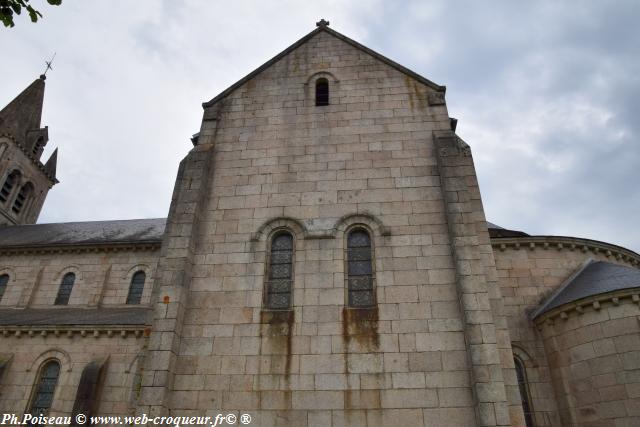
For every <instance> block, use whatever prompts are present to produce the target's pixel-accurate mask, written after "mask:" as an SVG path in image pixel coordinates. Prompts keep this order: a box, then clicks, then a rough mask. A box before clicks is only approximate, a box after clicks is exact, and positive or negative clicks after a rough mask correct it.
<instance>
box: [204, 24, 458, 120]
mask: <svg viewBox="0 0 640 427" xmlns="http://www.w3.org/2000/svg"><path fill="white" fill-rule="evenodd" d="M321 31H326V32H327V33H328V34H331V35H332V36H334V37H336V38H338V39H340V40H342V41H344V42H346V43H348V44H350V45H351V46H353V47H355V48H356V49H359V50H361V51H363V52H365V53H367V54H369V55H371V56H373V57H374V58H376V59H378V60H380V61H382V62H384V63H386V64H387V65H389V66H391V67H393V68H395V69H396V70H398V71H400V72H402V73H404V74H407V75H408V76H410V77H412V78H414V79H416V80H418V81H419V82H421V83H423V84H425V85H427V86H429V87H431V88H432V89H434V90H436V91H438V92H443V93H444V92H445V91H446V86H441V85H439V84H437V83H434V82H433V81H431V80H429V79H427V78H426V77H423V76H421V75H420V74H418V73H416V72H414V71H411V70H410V69H408V68H406V67H404V66H402V65H400V64H398V63H397V62H395V61H393V60H391V59H389V58H387V57H386V56H384V55H382V54H380V53H378V52H376V51H374V50H372V49H370V48H368V47H366V46H364V45H362V44H360V43H358V42H357V41H355V40H353V39H351V38H349V37H347V36H345V35H344V34H342V33H339V32H338V31H336V30H333V29H331V28H329V27H328V26H327V25H318V27H317V28H316V29H314V30H313V31H311V32H309V33H308V34H306V35H305V36H303V37H302V38H300V39H299V40H297V41H296V42H294V43H293V44H291V45H290V46H289V47H287V48H286V49H284V50H283V51H281V52H280V53H278V54H277V55H275V56H274V57H273V58H271V59H269V60H268V61H267V62H265V63H264V64H262V65H260V66H259V67H258V68H256V69H255V70H253V71H252V72H250V73H249V74H247V75H246V76H244V77H243V78H241V79H240V80H238V81H237V82H235V83H234V84H232V85H231V86H229V87H228V88H226V89H225V90H223V91H222V92H220V93H219V94H218V95H216V96H215V97H213V98H212V99H211V100H210V101H207V102H203V103H202V107H203V108H207V107H210V106H212V105H214V104H215V103H216V102H218V101H220V100H221V99H224V98H226V97H227V96H228V95H229V94H231V93H232V92H233V91H235V90H236V89H238V88H239V87H240V86H242V85H243V84H244V83H246V82H247V81H248V80H251V79H252V78H253V77H255V76H256V75H258V74H260V73H261V72H262V71H264V70H266V69H267V68H269V67H270V66H271V65H273V64H274V63H276V62H277V61H279V60H280V59H281V58H283V57H284V56H286V55H287V54H289V53H290V52H292V51H293V50H295V49H297V48H298V47H300V46H301V45H302V44H304V43H305V42H306V41H308V40H309V39H311V38H312V37H314V36H315V35H316V34H318V33H320V32H321Z"/></svg>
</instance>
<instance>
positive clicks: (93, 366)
mask: <svg viewBox="0 0 640 427" xmlns="http://www.w3.org/2000/svg"><path fill="white" fill-rule="evenodd" d="M103 370H104V364H103V363H100V362H89V363H88V364H87V366H85V367H84V369H83V370H82V376H81V377H80V384H78V391H77V392H76V400H75V402H74V403H73V410H72V411H71V426H80V425H82V424H80V423H78V422H77V420H76V416H77V415H79V414H83V415H86V416H87V417H90V416H92V415H95V414H96V409H97V408H98V395H99V392H100V387H101V383H102V378H101V377H102V376H103Z"/></svg>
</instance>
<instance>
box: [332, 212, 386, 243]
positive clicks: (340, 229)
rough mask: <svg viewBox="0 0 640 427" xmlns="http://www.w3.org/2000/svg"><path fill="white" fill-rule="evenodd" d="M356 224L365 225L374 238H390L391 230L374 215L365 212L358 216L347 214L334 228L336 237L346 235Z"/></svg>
mask: <svg viewBox="0 0 640 427" xmlns="http://www.w3.org/2000/svg"><path fill="white" fill-rule="evenodd" d="M356 224H361V225H364V226H365V227H366V228H368V229H369V230H370V231H371V232H372V236H374V237H375V236H388V235H389V234H390V233H389V229H388V228H387V227H385V225H384V224H383V223H382V221H380V219H379V218H377V217H376V216H374V215H371V214H369V213H366V212H363V213H358V214H347V215H344V216H343V217H341V218H340V219H338V220H337V221H336V223H335V225H334V226H333V231H334V235H335V234H344V233H345V231H346V230H347V229H349V228H351V227H353V226H354V225H356Z"/></svg>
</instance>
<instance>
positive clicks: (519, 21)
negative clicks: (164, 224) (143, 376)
mask: <svg viewBox="0 0 640 427" xmlns="http://www.w3.org/2000/svg"><path fill="white" fill-rule="evenodd" d="M32 2H33V4H34V5H35V6H37V7H39V8H40V10H41V11H42V13H43V15H44V19H42V21H41V22H39V23H37V24H31V23H30V22H29V21H28V19H27V18H26V17H24V16H21V17H18V19H17V22H16V27H14V28H12V29H4V28H0V46H2V66H1V67H0V104H2V105H5V104H7V103H8V102H9V101H10V100H11V99H12V98H13V97H14V96H15V95H17V94H18V93H19V92H20V91H21V90H22V89H23V88H24V87H26V86H27V85H28V84H29V83H30V82H31V81H32V80H33V79H35V78H36V77H37V76H38V75H39V74H41V73H42V71H43V70H44V60H45V59H46V58H48V57H50V56H51V55H52V54H53V52H57V56H56V60H55V63H54V70H53V71H51V72H49V74H48V78H47V90H46V94H45V110H44V116H43V124H45V125H48V126H49V136H50V142H49V146H48V147H47V150H46V151H45V158H46V157H47V156H48V155H49V153H51V151H52V150H53V148H55V147H59V148H60V153H59V161H58V178H59V179H60V181H61V183H60V184H59V185H57V186H56V187H54V189H53V190H52V191H51V192H50V194H49V197H48V200H47V202H46V204H45V208H44V210H43V212H42V215H41V217H40V222H58V221H82V220H97V219H120V218H122V219H124V218H143V217H161V216H166V214H167V211H168V208H169V201H170V198H171V192H172V190H173V184H174V180H175V175H176V171H177V167H178V162H179V161H180V159H181V158H183V157H184V156H185V155H186V153H187V152H188V150H189V149H190V147H191V143H190V141H189V137H190V136H191V135H192V134H193V133H195V132H197V131H198V129H199V125H200V120H201V116H202V109H201V103H202V102H203V101H206V100H209V99H211V98H213V97H214V96H215V95H216V94H218V93H219V92H221V91H222V90H224V89H225V88H226V87H227V86H229V85H231V84H232V83H234V82H235V81H237V80H239V79H240V78H241V77H243V76H244V75H246V74H248V73H249V72H250V71H252V70H253V69H254V68H256V67H258V66H259V65H260V64H262V63H263V62H265V61H267V60H268V59H270V58H271V57H272V56H274V55H275V54H277V53H278V52H280V51H281V50H283V49H284V48H286V47H287V46H288V45H290V44H291V43H293V42H294V41H296V40H297V39H299V38H300V37H302V36H304V35H305V34H306V33H308V32H309V31H311V30H313V29H314V28H315V22H316V21H317V20H319V19H320V18H326V19H327V20H329V21H330V22H331V27H332V28H333V29H335V30H337V31H339V32H342V33H344V34H345V35H347V36H349V37H351V38H353V39H355V40H357V41H359V42H361V43H362V44H364V45H366V46H368V47H370V48H372V49H374V50H376V51H378V52H380V53H382V54H384V55H386V56H388V57H390V58H391V59H393V60H395V61H397V62H399V63H401V64H403V65H405V66H406V67H408V68H410V69H412V70H414V71H416V72H417V73H419V74H421V75H423V76H425V77H427V78H429V79H430V80H433V81H435V82H436V83H438V84H441V85H446V86H447V104H448V108H449V112H450V114H451V116H452V117H456V118H458V119H459V123H458V134H459V135H460V136H461V137H462V138H464V139H465V140H466V141H467V142H468V143H469V144H470V145H471V147H472V150H473V153H474V158H475V162H476V168H477V172H478V175H479V178H480V185H481V191H482V195H483V199H484V206H485V210H486V213H487V218H488V219H489V220H490V221H493V222H495V223H497V224H500V225H502V226H504V227H507V228H514V229H520V230H524V231H526V232H528V233H530V234H555V235H573V236H580V237H587V238H592V239H597V240H604V241H608V242H611V243H615V244H619V245H622V246H626V247H628V248H630V249H632V250H635V251H637V252H640V228H639V227H638V221H637V220H638V218H639V217H640V190H639V189H638V183H639V182H640V120H639V117H638V116H639V113H640V55H639V54H640V26H638V25H637V21H638V20H639V19H640V2H638V1H635V0H630V1H623V0H618V1H595V0H594V1H588V2H560V1H544V0H543V1H536V2H514V1H485V2H478V1H446V0H445V1H434V0H430V1H399V0H398V1H376V0H363V1H347V0H345V1H337V0H334V1H314V2H310V1H268V0H261V1H257V0H256V1H243V0H235V1H233V2H222V1H220V2H205V1H184V2H183V1H180V2H176V1H169V0H167V1H154V2H151V1H145V2H130V1H124V0H119V1H107V0H95V1H91V2H80V1H71V0H65V1H63V4H62V6H60V7H52V6H48V5H47V4H46V3H45V2H44V0H32Z"/></svg>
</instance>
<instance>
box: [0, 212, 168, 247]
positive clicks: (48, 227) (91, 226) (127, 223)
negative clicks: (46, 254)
mask: <svg viewBox="0 0 640 427" xmlns="http://www.w3.org/2000/svg"><path fill="white" fill-rule="evenodd" d="M166 222H167V219H166V218H151V219H129V220H116V221H86V222H62V223H51V224H29V225H12V226H10V227H0V248H23V247H25V248H31V247H40V246H67V245H100V244H103V245H104V244H126V243H159V242H161V240H162V236H163V234H164V228H165V223H166Z"/></svg>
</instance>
